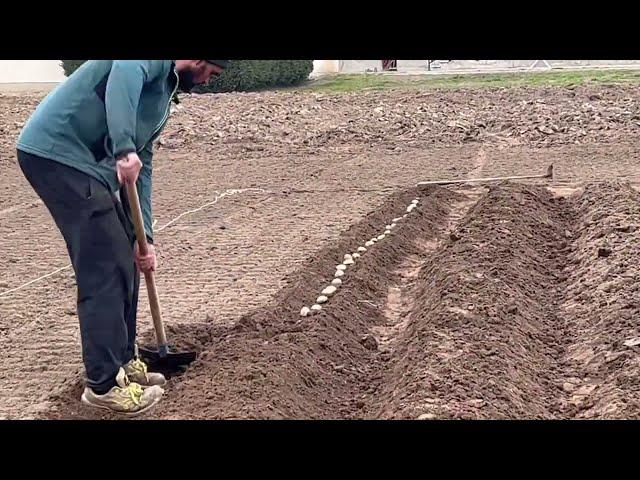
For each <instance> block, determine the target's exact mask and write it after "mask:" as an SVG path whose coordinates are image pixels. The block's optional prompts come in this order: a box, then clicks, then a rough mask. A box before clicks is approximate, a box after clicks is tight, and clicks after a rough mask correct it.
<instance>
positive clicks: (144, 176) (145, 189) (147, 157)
mask: <svg viewBox="0 0 640 480" xmlns="http://www.w3.org/2000/svg"><path fill="white" fill-rule="evenodd" d="M152 160H153V145H152V144H151V142H149V143H148V144H147V146H146V147H144V149H143V150H142V151H141V152H140V161H141V162H142V169H141V170H140V175H139V176H138V181H137V182H136V187H137V189H138V196H139V197H140V209H141V210H142V219H143V221H144V231H145V233H146V235H147V241H148V242H149V243H151V244H153V211H152V209H151V190H152V188H151V187H152V184H153V182H152V179H151V176H152V173H153V164H152Z"/></svg>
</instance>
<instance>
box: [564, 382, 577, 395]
mask: <svg viewBox="0 0 640 480" xmlns="http://www.w3.org/2000/svg"><path fill="white" fill-rule="evenodd" d="M562 389H563V390H564V391H565V392H567V393H571V392H573V391H574V390H575V389H576V386H575V385H574V384H573V383H571V382H564V383H563V384H562Z"/></svg>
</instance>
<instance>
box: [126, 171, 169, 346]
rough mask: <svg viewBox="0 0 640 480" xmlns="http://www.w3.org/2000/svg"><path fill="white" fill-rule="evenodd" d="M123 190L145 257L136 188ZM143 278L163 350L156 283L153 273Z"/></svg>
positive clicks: (140, 210)
mask: <svg viewBox="0 0 640 480" xmlns="http://www.w3.org/2000/svg"><path fill="white" fill-rule="evenodd" d="M125 190H126V192H127V199H128V200H129V207H130V209H131V215H132V216H133V227H134V229H135V231H136V241H137V242H138V248H139V249H140V253H141V254H142V255H146V254H147V253H148V252H149V248H148V247H147V235H146V233H145V231H144V221H143V220H142V209H141V208H140V199H139V198H138V188H137V187H136V184H135V183H131V184H127V185H126V186H125ZM144 278H145V281H146V283H147V293H148V294H149V306H150V307H151V317H152V318H153V326H154V327H155V330H156V339H157V340H158V347H160V348H161V349H163V348H165V347H166V346H167V334H166V332H165V330H164V323H163V322H162V313H161V311H160V301H159V299H158V291H157V290H156V281H155V278H154V275H153V272H147V273H145V274H144Z"/></svg>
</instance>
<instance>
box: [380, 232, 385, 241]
mask: <svg viewBox="0 0 640 480" xmlns="http://www.w3.org/2000/svg"><path fill="white" fill-rule="evenodd" d="M384 237H386V235H385V234H384V233H383V234H382V235H378V240H382V239H383V238H384Z"/></svg>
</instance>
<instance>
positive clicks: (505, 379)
mask: <svg viewBox="0 0 640 480" xmlns="http://www.w3.org/2000/svg"><path fill="white" fill-rule="evenodd" d="M414 197H419V198H420V204H419V206H418V208H416V209H415V210H414V212H412V213H411V214H410V215H409V216H408V217H407V218H405V219H403V220H400V221H398V222H397V224H398V226H397V227H396V228H395V229H394V230H393V233H392V234H391V235H389V236H388V237H387V238H385V239H384V240H381V241H379V242H378V243H376V244H375V245H374V246H372V247H370V248H369V249H368V251H367V252H366V253H365V254H363V255H362V257H361V258H359V259H357V261H356V263H355V265H352V266H351V267H349V269H348V271H347V273H346V275H345V276H344V277H343V284H342V286H341V287H340V288H339V289H338V291H337V293H336V294H335V295H334V296H333V297H332V298H331V299H330V301H329V302H328V304H326V306H325V307H324V308H323V310H322V311H321V312H320V313H318V314H316V315H313V316H310V317H301V316H300V314H299V312H300V309H301V307H303V306H310V305H311V304H312V303H313V300H314V299H315V298H316V296H317V295H319V292H320V291H321V290H322V289H323V288H324V287H325V286H326V285H328V284H329V283H330V281H331V280H332V278H333V273H334V271H335V265H337V264H338V263H340V262H341V260H342V258H343V256H344V254H345V253H352V252H355V251H356V249H357V247H358V246H361V245H363V243H364V242H365V241H366V240H368V239H369V238H371V237H373V236H376V235H378V234H380V233H381V230H384V226H385V225H387V224H389V223H391V222H392V219H393V218H395V217H401V216H402V215H403V214H404V213H405V209H406V206H407V205H408V204H409V203H410V202H411V200H412V199H413V198H414ZM638 199H639V196H638V193H637V192H635V191H634V190H633V189H631V188H630V187H629V185H627V184H623V183H601V184H589V185H587V186H585V187H584V189H582V190H581V191H579V192H576V193H575V194H574V195H573V196H571V197H565V196H557V195H554V193H553V192H551V191H549V190H548V189H546V188H545V187H544V186H540V185H523V184H512V183H503V184H500V185H497V186H493V187H490V188H488V189H480V188H468V189H459V190H449V189H446V188H440V187H429V188H424V189H410V190H406V191H402V192H397V193H395V194H393V195H391V196H390V197H389V198H388V200H387V201H386V202H385V204H384V205H383V206H382V207H381V208H379V209H378V210H376V211H374V212H372V213H371V214H369V215H368V216H367V217H366V218H365V219H364V220H362V221H361V222H359V223H357V224H355V225H353V226H352V227H351V228H350V229H349V230H348V231H347V232H346V233H345V234H344V235H342V236H341V238H340V239H339V240H337V241H336V242H335V243H334V244H332V245H327V246H325V247H324V248H322V249H321V250H319V251H318V252H316V254H315V255H313V256H312V257H311V258H309V259H308V261H307V262H306V264H305V265H304V267H303V268H301V269H300V270H299V271H298V272H297V273H296V274H295V275H293V276H292V278H291V279H290V281H289V283H288V286H287V287H286V288H284V289H283V290H281V291H280V292H279V293H278V294H277V296H276V297H275V298H274V301H273V302H272V303H273V306H267V307H265V308H263V309H260V310H257V311H254V312H252V313H250V314H248V315H246V316H244V317H243V318H242V319H240V320H239V321H238V323H237V324H236V325H234V326H233V327H232V328H221V327H212V326H209V325H206V324H200V325H190V326H181V325H177V326H174V327H172V328H169V329H168V330H169V334H170V336H171V338H173V339H176V340H177V344H178V345H179V346H180V347H186V348H193V349H196V350H197V351H199V353H200V354H199V358H198V360H197V361H196V362H195V363H194V364H193V365H192V366H191V368H190V369H189V371H188V372H187V373H186V374H185V375H183V376H181V377H178V378H176V379H173V380H172V381H171V383H170V385H169V386H168V388H167V394H166V395H165V398H164V399H163V401H162V402H161V403H160V404H159V405H158V406H157V407H156V408H155V409H154V410H152V411H151V412H150V413H149V414H147V415H145V418H162V419H188V418H210V419H214V418H304V419H307V418H309V419H334V418H629V417H633V416H637V415H638V412H640V394H639V393H640V377H639V376H638V374H637V373H636V372H638V371H639V370H638V366H639V365H638V363H639V362H638V358H639V356H638V353H639V350H638V349H639V346H640V332H639V329H638V327H637V326H636V325H635V323H634V322H633V319H634V318H635V317H636V316H637V313H638V306H639V304H640V292H639V291H638V287H637V285H638V282H637V280H638V279H637V276H636V274H635V272H634V267H635V264H637V260H638V239H639V237H638V234H639V233H638V230H637V229H636V226H638V225H640V210H639V202H638ZM634 339H638V344H635V340H634ZM146 340H152V339H151V338H147V339H146ZM81 390H82V386H81V384H80V382H79V381H78V379H72V380H70V381H69V384H68V385H67V386H66V387H65V388H63V391H62V393H61V394H58V395H56V396H55V397H54V398H53V402H54V407H53V408H52V409H51V410H50V411H49V412H47V413H46V415H45V416H46V417H47V418H112V417H110V416H109V415H102V414H100V413H95V412H92V411H90V410H87V409H86V408H84V407H82V406H81V405H80V404H79V402H78V398H79V396H80V393H81Z"/></svg>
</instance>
